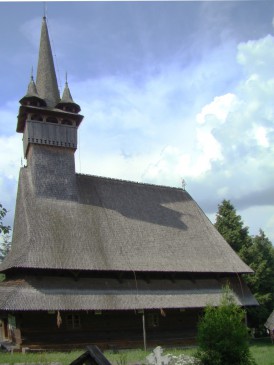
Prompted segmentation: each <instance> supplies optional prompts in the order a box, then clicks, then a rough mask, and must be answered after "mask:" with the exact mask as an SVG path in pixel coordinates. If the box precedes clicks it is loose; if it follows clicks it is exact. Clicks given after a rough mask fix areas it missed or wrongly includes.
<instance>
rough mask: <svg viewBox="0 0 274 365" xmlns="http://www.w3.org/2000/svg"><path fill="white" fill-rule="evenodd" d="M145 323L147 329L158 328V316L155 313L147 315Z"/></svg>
mask: <svg viewBox="0 0 274 365" xmlns="http://www.w3.org/2000/svg"><path fill="white" fill-rule="evenodd" d="M147 322H148V323H147V324H148V327H150V328H155V327H159V315H158V314H157V313H149V314H148V317H147Z"/></svg>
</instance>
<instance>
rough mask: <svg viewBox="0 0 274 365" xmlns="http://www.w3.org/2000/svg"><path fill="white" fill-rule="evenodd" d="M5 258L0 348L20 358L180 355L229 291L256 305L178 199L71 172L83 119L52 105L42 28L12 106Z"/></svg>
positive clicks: (239, 269)
mask: <svg viewBox="0 0 274 365" xmlns="http://www.w3.org/2000/svg"><path fill="white" fill-rule="evenodd" d="M20 104H21V106H20V108H19V115H18V123H17V132H19V133H23V149H24V154H25V157H26V159H27V166H26V167H22V168H21V170H20V176H19V183H18V192H17V201H16V212H15V220H14V227H13V239H12V249H11V252H10V253H9V255H8V256H7V257H6V259H5V260H4V262H3V263H2V264H1V266H0V270H1V272H2V273H4V274H5V280H4V281H3V282H1V283H0V342H4V341H12V342H14V343H15V344H16V345H17V346H18V347H19V348H20V347H29V348H35V347H36V348H57V347H64V346H68V347H70V348H73V347H76V346H83V345H84V344H87V343H95V344H98V345H99V346H101V347H103V348H112V347H115V346H117V347H136V346H143V344H144V345H147V346H150V345H151V346H154V345H166V344H177V345H178V344H183V343H186V342H188V341H192V340H193V339H194V338H195V334H196V328H197V321H198V318H199V316H200V315H201V313H202V311H203V308H204V307H205V306H206V305H207V304H212V305H218V303H219V301H220V297H221V294H222V288H223V286H224V285H226V283H229V284H230V286H231V288H232V290H233V295H234V297H235V300H236V301H237V303H239V304H240V305H242V306H250V305H251V306H252V305H256V304H257V302H256V300H255V299H254V297H253V296H252V294H251V293H250V291H249V289H248V288H247V286H246V284H245V283H244V281H243V279H242V275H243V274H247V273H251V272H252V270H251V269H250V268H249V267H248V266H247V265H245V264H244V263H243V262H242V261H241V259H240V258H239V257H238V256H237V254H236V253H235V252H234V251H233V250H232V249H231V247H230V246H229V245H228V244H227V242H226V241H225V240H224V239H223V238H222V236H221V235H220V234H219V233H218V232H217V230H216V229H215V227H214V226H213V225H212V223H211V222H210V221H209V219H208V218H207V217H206V215H205V214H204V213H203V211H202V210H201V209H200V208H199V206H198V205H197V203H196V202H195V201H194V200H193V198H192V197H191V196H190V195H189V194H188V193H187V192H186V191H185V190H184V189H180V188H173V187H167V186H157V185H151V184H143V183H136V182H130V181H124V180H116V179H111V178H105V177H98V176H92V175H82V174H78V173H76V172H75V161H74V153H75V151H76V149H77V130H78V127H79V126H80V124H81V122H82V119H83V116H82V115H80V114H79V112H80V106H79V105H78V104H76V103H75V102H74V101H73V99H72V96H71V93H70V90H69V87H68V84H67V83H66V85H65V89H64V92H63V96H62V98H60V95H59V91H58V86H57V81H56V74H55V69H54V63H53V57H52V51H51V46H50V41H49V36H48V30H47V22H46V18H45V17H44V18H43V21H42V29H41V39H40V50H39V60H38V67H37V78H36V81H34V80H33V78H31V81H30V83H29V86H28V89H27V93H26V95H25V96H24V97H23V98H22V99H21V100H20Z"/></svg>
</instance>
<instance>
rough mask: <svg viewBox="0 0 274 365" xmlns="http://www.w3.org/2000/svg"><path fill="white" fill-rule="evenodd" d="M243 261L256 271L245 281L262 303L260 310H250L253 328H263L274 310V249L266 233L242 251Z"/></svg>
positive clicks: (257, 236) (261, 234)
mask: <svg viewBox="0 0 274 365" xmlns="http://www.w3.org/2000/svg"><path fill="white" fill-rule="evenodd" d="M241 256H242V258H243V260H244V261H245V262H246V263H247V264H248V265H249V266H250V267H251V269H252V270H254V275H246V277H245V280H246V282H247V284H248V286H249V287H250V289H251V291H252V293H253V294H254V296H255V297H256V299H257V300H258V302H259V303H260V306H259V307H258V308H251V309H249V315H250V320H251V324H252V326H253V327H263V325H264V323H265V321H266V320H267V318H268V316H269V315H270V313H271V312H272V310H273V308H274V247H273V246H272V244H271V242H270V240H269V239H268V238H267V237H266V235H265V233H264V232H263V231H262V230H260V232H259V234H258V235H256V236H255V237H253V238H252V245H251V247H250V248H249V249H248V250H246V249H245V250H242V253H241Z"/></svg>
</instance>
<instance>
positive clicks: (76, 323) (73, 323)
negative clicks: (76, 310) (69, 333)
mask: <svg viewBox="0 0 274 365" xmlns="http://www.w3.org/2000/svg"><path fill="white" fill-rule="evenodd" d="M67 328H68V329H79V328H81V321H80V316H79V315H78V314H69V315H68V316H67Z"/></svg>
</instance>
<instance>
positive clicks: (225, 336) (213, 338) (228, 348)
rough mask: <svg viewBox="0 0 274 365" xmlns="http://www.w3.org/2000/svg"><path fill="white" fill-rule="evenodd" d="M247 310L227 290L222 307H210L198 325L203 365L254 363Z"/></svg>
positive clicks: (244, 364)
mask: <svg viewBox="0 0 274 365" xmlns="http://www.w3.org/2000/svg"><path fill="white" fill-rule="evenodd" d="M244 319H245V312H244V311H243V310H242V309H241V308H240V307H239V306H238V305H237V304H236V303H235V302H234V300H233V296H232V293H231V290H230V289H229V288H228V287H227V288H225V289H224V293H223V296H222V300H221V304H220V306H219V307H213V306H207V307H206V309H205V314H204V317H203V318H202V319H201V320H200V322H199V324H198V337H197V340H198V351H197V354H196V356H197V357H198V359H200V361H201V363H202V364H203V365H254V364H255V361H254V360H253V359H252V357H251V354H250V351H249V343H248V330H247V327H246V326H245V323H244Z"/></svg>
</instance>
